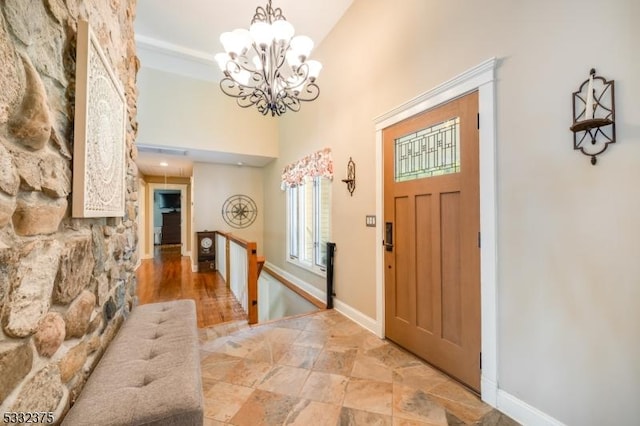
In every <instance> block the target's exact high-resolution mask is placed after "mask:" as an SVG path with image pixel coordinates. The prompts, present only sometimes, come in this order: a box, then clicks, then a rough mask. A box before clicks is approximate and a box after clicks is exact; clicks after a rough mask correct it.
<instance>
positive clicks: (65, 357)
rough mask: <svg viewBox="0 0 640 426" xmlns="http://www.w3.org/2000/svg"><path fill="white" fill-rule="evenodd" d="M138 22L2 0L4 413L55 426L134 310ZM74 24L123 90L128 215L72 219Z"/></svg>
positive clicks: (67, 5) (104, 4) (120, 4)
mask: <svg viewBox="0 0 640 426" xmlns="http://www.w3.org/2000/svg"><path fill="white" fill-rule="evenodd" d="M134 15H135V1H134V0H91V1H82V0H26V1H25V0H2V1H0V413H4V412H7V411H52V412H55V416H56V421H57V420H59V419H60V418H61V416H62V415H63V414H64V412H65V411H66V410H67V409H68V407H69V405H70V403H71V402H72V401H73V400H74V399H75V398H76V396H77V394H78V393H79V391H80V390H81V389H82V386H83V384H84V383H85V381H86V378H87V377H88V375H89V373H90V371H91V370H92V368H93V366H94V365H95V363H96V362H97V360H98V359H99V358H100V356H101V355H102V353H103V352H104V350H105V348H106V347H107V346H108V344H109V342H110V341H111V339H112V338H113V336H114V334H115V333H116V331H117V330H118V328H119V327H120V325H121V324H122V321H123V320H124V318H126V315H127V313H128V312H129V310H130V309H131V306H132V304H133V301H134V296H135V286H136V281H135V274H134V269H135V265H136V263H137V260H138V259H137V256H138V255H137V250H136V247H137V243H138V242H137V220H136V219H137V214H138V211H137V210H138V207H137V168H136V166H135V163H134V162H133V161H134V159H135V155H136V151H135V147H134V145H133V143H134V139H135V136H136V130H137V124H136V119H135V117H136V98H137V92H136V87H135V78H136V73H137V71H138V68H139V63H138V59H137V58H136V56H135V45H134V41H133V40H134V38H133V19H134ZM78 19H87V20H88V21H89V22H90V24H91V27H92V29H93V31H94V33H95V34H96V36H97V38H98V39H99V41H100V44H101V45H102V47H103V50H104V52H105V54H106V56H107V58H108V59H109V61H110V63H111V66H112V68H113V70H114V71H115V73H116V74H117V76H118V77H119V79H120V81H121V83H122V85H123V87H124V88H125V92H126V98H127V104H128V108H127V109H128V123H127V155H126V161H127V177H126V185H127V192H126V209H125V210H126V213H125V216H124V217H123V218H99V219H73V218H71V207H70V205H71V199H72V197H73V194H72V193H71V187H72V185H71V182H72V179H73V171H72V153H73V115H74V98H75V94H74V79H75V43H76V32H77V21H78Z"/></svg>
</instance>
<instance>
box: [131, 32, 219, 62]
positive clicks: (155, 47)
mask: <svg viewBox="0 0 640 426" xmlns="http://www.w3.org/2000/svg"><path fill="white" fill-rule="evenodd" d="M135 40H136V45H137V46H138V47H139V48H141V49H147V50H150V51H153V52H156V53H161V54H164V55H169V56H173V57H176V58H179V59H188V60H192V61H197V62H200V63H203V64H215V61H214V59H213V55H212V54H209V53H206V52H203V51H201V50H196V49H191V48H189V47H184V46H180V45H178V44H173V43H168V42H166V41H163V40H158V39H156V38H153V37H147V36H144V35H140V34H136V36H135Z"/></svg>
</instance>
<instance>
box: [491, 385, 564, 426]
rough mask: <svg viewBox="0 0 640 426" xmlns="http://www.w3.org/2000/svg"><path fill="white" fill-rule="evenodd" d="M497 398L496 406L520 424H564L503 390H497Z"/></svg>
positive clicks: (541, 425) (558, 425) (536, 425)
mask: <svg viewBox="0 0 640 426" xmlns="http://www.w3.org/2000/svg"><path fill="white" fill-rule="evenodd" d="M497 399H498V406H497V408H498V409H499V410H500V411H502V412H503V413H505V414H506V415H508V416H509V417H511V418H512V419H513V420H515V421H517V422H518V423H520V424H523V425H528V426H529V425H531V426H566V425H565V424H564V423H562V422H561V421H559V420H556V419H554V418H553V417H551V416H549V415H548V414H545V413H543V412H542V411H540V410H538V409H537V408H535V407H532V406H531V405H529V404H527V403H526V402H524V401H522V400H520V399H518V398H516V397H515V396H513V395H511V394H509V393H507V392H505V391H503V390H498V398H497Z"/></svg>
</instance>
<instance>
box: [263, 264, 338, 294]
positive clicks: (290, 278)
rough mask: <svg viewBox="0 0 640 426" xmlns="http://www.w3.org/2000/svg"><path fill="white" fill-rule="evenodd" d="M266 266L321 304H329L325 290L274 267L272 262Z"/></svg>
mask: <svg viewBox="0 0 640 426" xmlns="http://www.w3.org/2000/svg"><path fill="white" fill-rule="evenodd" d="M265 265H266V266H267V267H268V268H269V269H271V270H272V271H273V272H275V273H276V274H278V275H280V276H281V277H282V278H284V279H286V280H287V281H289V282H291V283H292V284H295V285H296V286H298V287H299V288H300V289H301V290H304V291H306V292H307V293H309V294H310V295H312V296H313V297H315V298H316V299H318V300H319V301H320V302H322V303H326V302H327V292H326V291H324V290H320V289H319V288H318V287H316V286H314V285H312V284H309V283H308V282H306V281H304V280H302V279H300V278H298V277H296V276H295V275H293V274H291V273H289V272H287V271H285V270H284V269H281V268H279V267H277V266H276V265H274V264H273V263H271V262H268V261H267V262H265Z"/></svg>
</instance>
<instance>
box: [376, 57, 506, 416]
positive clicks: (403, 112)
mask: <svg viewBox="0 0 640 426" xmlns="http://www.w3.org/2000/svg"><path fill="white" fill-rule="evenodd" d="M497 64H498V61H497V59H496V58H491V59H489V60H487V61H484V62H482V63H481V64H479V65H477V66H475V67H473V68H471V69H469V70H467V71H465V72H463V73H462V74H460V75H459V76H457V77H455V78H453V79H451V80H449V81H447V82H445V83H443V84H441V85H439V86H438V87H436V88H434V89H432V90H429V91H428V92H426V93H423V94H422V95H420V96H418V97H416V98H414V99H412V100H410V101H408V102H406V103H405V104H403V105H401V106H399V107H397V108H394V109H393V110H391V111H389V112H388V113H386V114H384V115H382V116H380V117H378V118H376V119H375V125H376V214H377V216H378V217H379V218H380V221H381V222H382V220H383V218H384V214H383V213H384V211H383V204H384V198H383V197H384V193H383V177H384V169H383V154H382V153H383V148H382V143H383V141H382V130H383V129H385V128H387V127H389V126H392V125H393V124H395V123H398V122H400V121H402V120H404V119H406V118H409V117H411V116H413V115H416V114H418V113H420V112H423V111H425V110H428V109H431V108H434V107H436V106H438V105H440V104H442V103H445V102H447V101H450V100H452V99H455V98H457V97H460V96H462V95H464V94H466V93H469V92H472V91H474V90H478V93H479V100H478V103H479V105H478V107H479V112H480V153H479V155H480V231H481V233H482V244H481V248H480V299H481V302H480V306H481V327H480V328H481V341H482V344H481V348H482V349H481V350H482V374H481V377H480V391H481V395H482V400H483V401H485V402H487V403H488V404H489V405H492V406H494V407H495V406H496V405H497V392H498V371H497V365H498V362H497V361H498V359H497V358H498V323H497V297H496V296H497V262H498V257H497V253H498V251H497V231H498V229H497V204H496V110H495V68H496V66H497ZM383 228H384V227H383V226H378V227H377V228H376V236H377V240H378V241H377V242H378V243H379V244H378V249H377V250H376V300H377V304H376V326H377V330H376V332H377V333H378V336H379V337H384V335H385V330H384V315H385V311H384V309H385V307H384V262H383V260H384V256H383V247H382V240H383V238H384V237H383Z"/></svg>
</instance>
